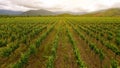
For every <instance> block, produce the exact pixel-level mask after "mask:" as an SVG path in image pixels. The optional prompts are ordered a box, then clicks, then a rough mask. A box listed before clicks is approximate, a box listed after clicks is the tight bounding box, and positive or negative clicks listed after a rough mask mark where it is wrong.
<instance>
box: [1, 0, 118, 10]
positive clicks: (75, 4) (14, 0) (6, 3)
mask: <svg viewBox="0 0 120 68" xmlns="http://www.w3.org/2000/svg"><path fill="white" fill-rule="evenodd" d="M107 8H120V0H0V9H7V10H14V11H28V10H37V9H47V10H51V11H72V12H86V11H88V12H89V11H96V10H101V9H107Z"/></svg>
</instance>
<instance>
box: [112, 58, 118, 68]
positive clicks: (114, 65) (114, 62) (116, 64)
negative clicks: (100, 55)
mask: <svg viewBox="0 0 120 68" xmlns="http://www.w3.org/2000/svg"><path fill="white" fill-rule="evenodd" d="M111 68H118V62H117V61H116V60H115V59H112V60H111Z"/></svg>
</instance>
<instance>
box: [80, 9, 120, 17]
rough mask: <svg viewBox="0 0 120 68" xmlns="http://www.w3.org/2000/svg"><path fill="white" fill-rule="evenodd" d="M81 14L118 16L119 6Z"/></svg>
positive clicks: (119, 14)
mask: <svg viewBox="0 0 120 68" xmlns="http://www.w3.org/2000/svg"><path fill="white" fill-rule="evenodd" d="M81 16H96V17H117V16H120V8H110V9H106V10H101V11H96V12H92V13H88V14H84V15H81Z"/></svg>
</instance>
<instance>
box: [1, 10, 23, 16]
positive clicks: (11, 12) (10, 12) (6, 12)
mask: <svg viewBox="0 0 120 68" xmlns="http://www.w3.org/2000/svg"><path fill="white" fill-rule="evenodd" d="M21 13H22V12H21V11H12V10H4V9H0V15H18V14H21Z"/></svg>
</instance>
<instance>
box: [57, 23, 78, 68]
mask: <svg viewBox="0 0 120 68" xmlns="http://www.w3.org/2000/svg"><path fill="white" fill-rule="evenodd" d="M65 23H66V22H65V21H61V23H60V24H61V26H62V27H61V31H60V41H59V43H58V49H57V55H56V59H55V68H78V66H77V63H76V60H75V57H74V53H73V49H72V47H71V43H70V42H69V38H68V36H67V33H66V27H65Z"/></svg>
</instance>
